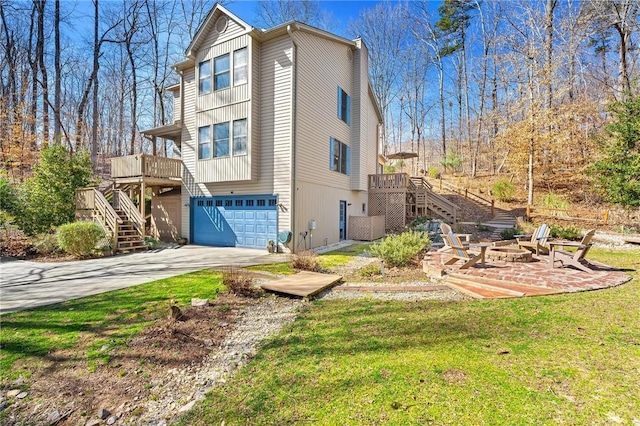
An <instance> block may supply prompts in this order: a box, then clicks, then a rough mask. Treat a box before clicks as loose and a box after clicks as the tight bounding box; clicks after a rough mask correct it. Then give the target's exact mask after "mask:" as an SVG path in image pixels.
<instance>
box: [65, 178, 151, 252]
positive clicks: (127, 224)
mask: <svg viewBox="0 0 640 426" xmlns="http://www.w3.org/2000/svg"><path fill="white" fill-rule="evenodd" d="M105 192H106V195H107V196H105V193H103V192H101V191H99V190H98V188H84V189H78V190H77V191H76V217H77V218H78V219H79V220H93V221H95V222H97V223H99V224H101V225H102V226H103V227H104V229H105V230H107V232H109V233H110V234H111V238H112V246H113V250H114V251H115V252H128V251H134V250H146V249H147V246H146V245H145V243H144V236H145V220H144V219H143V218H142V216H141V215H140V212H138V210H137V207H136V206H135V204H133V202H132V201H131V199H130V198H129V197H128V196H127V195H126V193H125V192H123V191H121V190H108V191H105ZM107 197H108V198H109V200H110V201H108V200H107Z"/></svg>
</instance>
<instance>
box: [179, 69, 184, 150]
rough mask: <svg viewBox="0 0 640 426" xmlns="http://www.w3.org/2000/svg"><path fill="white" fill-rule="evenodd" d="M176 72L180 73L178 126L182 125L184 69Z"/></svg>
mask: <svg viewBox="0 0 640 426" xmlns="http://www.w3.org/2000/svg"><path fill="white" fill-rule="evenodd" d="M178 72H179V73H180V126H184V71H183V70H179V71H178ZM180 145H182V143H181V144H180ZM180 148H182V147H180Z"/></svg>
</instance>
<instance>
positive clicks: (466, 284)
mask: <svg viewBox="0 0 640 426" xmlns="http://www.w3.org/2000/svg"><path fill="white" fill-rule="evenodd" d="M474 278H475V277H467V276H465V278H457V277H451V276H449V277H447V280H446V281H445V283H446V284H447V285H449V286H451V287H453V288H455V289H457V290H459V291H461V292H462V293H465V294H467V295H469V296H471V297H475V298H478V299H496V298H510V297H523V296H525V293H523V292H520V291H516V290H511V289H507V288H500V287H495V286H492V285H486V284H482V283H480V282H476V281H474V280H473V279H474Z"/></svg>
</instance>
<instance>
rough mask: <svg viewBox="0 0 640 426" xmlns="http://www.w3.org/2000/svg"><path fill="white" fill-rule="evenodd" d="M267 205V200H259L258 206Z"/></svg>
mask: <svg viewBox="0 0 640 426" xmlns="http://www.w3.org/2000/svg"><path fill="white" fill-rule="evenodd" d="M265 205H266V201H265V200H258V207H264V206H265Z"/></svg>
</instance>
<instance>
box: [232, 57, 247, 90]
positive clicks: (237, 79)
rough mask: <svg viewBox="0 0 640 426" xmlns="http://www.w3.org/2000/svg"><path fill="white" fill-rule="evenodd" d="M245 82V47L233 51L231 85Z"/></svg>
mask: <svg viewBox="0 0 640 426" xmlns="http://www.w3.org/2000/svg"><path fill="white" fill-rule="evenodd" d="M246 83H247V48H246V47H245V48H243V49H239V50H236V51H235V52H233V85H234V86H238V85H240V84H246Z"/></svg>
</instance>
